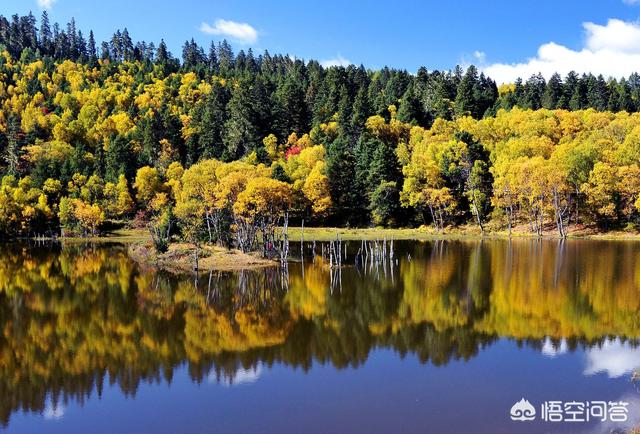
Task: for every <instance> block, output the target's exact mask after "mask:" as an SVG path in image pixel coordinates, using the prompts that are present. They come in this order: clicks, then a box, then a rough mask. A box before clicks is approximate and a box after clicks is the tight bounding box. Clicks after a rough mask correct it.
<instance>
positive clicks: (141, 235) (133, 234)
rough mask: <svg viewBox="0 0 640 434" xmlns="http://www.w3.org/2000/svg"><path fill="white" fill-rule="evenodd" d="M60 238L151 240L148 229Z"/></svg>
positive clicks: (113, 241) (120, 241)
mask: <svg viewBox="0 0 640 434" xmlns="http://www.w3.org/2000/svg"><path fill="white" fill-rule="evenodd" d="M60 240H62V241H64V242H69V243H86V242H91V243H93V242H110V243H134V242H145V241H149V240H151V235H150V234H149V231H148V230H147V229H114V230H113V231H106V232H103V233H101V234H100V235H98V236H95V237H62V238H60Z"/></svg>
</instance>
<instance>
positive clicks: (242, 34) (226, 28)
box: [200, 20, 258, 44]
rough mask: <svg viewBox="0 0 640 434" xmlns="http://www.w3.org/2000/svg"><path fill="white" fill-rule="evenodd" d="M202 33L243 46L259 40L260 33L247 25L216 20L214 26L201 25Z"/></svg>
mask: <svg viewBox="0 0 640 434" xmlns="http://www.w3.org/2000/svg"><path fill="white" fill-rule="evenodd" d="M200 31H201V32H203V33H206V34H208V35H221V36H227V37H229V38H231V39H234V40H235V41H237V42H241V43H243V44H252V43H254V42H256V41H257V40H258V31H257V30H256V29H254V28H253V27H252V26H251V25H249V24H247V23H237V22H235V21H229V20H216V22H215V23H214V24H213V26H212V25H210V24H208V23H202V24H200Z"/></svg>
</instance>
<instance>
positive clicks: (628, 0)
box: [622, 0, 640, 6]
mask: <svg viewBox="0 0 640 434" xmlns="http://www.w3.org/2000/svg"><path fill="white" fill-rule="evenodd" d="M622 3H624V4H627V5H631V6H633V5H637V4H640V0H622Z"/></svg>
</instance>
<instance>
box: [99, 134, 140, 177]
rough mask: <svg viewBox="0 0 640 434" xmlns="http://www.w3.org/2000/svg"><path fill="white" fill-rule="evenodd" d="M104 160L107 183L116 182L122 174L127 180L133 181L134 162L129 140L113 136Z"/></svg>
mask: <svg viewBox="0 0 640 434" xmlns="http://www.w3.org/2000/svg"><path fill="white" fill-rule="evenodd" d="M105 160H106V170H105V178H106V180H107V181H111V182H118V177H119V176H120V175H122V174H124V175H125V176H126V177H127V179H133V176H134V171H135V161H134V154H133V150H132V148H131V142H130V141H129V139H127V138H126V137H124V136H121V135H119V134H118V135H115V134H114V135H113V136H112V137H111V140H109V147H108V148H107V154H106V158H105Z"/></svg>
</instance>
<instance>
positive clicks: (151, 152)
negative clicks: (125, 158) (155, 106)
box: [139, 110, 163, 166]
mask: <svg viewBox="0 0 640 434" xmlns="http://www.w3.org/2000/svg"><path fill="white" fill-rule="evenodd" d="M139 131H140V135H141V137H140V142H141V143H142V152H141V153H140V156H139V160H140V163H139V164H140V165H141V166H155V165H156V164H158V160H159V157H160V151H161V149H160V140H161V139H162V136H163V125H162V120H161V119H160V115H159V113H158V112H156V111H155V110H154V111H153V113H152V114H151V116H150V117H145V118H143V119H142V121H141V126H140V127H139Z"/></svg>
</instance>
